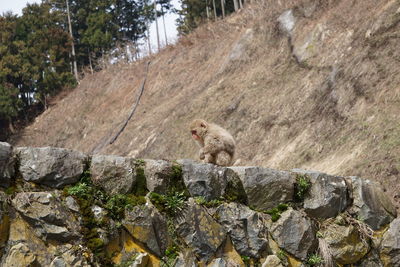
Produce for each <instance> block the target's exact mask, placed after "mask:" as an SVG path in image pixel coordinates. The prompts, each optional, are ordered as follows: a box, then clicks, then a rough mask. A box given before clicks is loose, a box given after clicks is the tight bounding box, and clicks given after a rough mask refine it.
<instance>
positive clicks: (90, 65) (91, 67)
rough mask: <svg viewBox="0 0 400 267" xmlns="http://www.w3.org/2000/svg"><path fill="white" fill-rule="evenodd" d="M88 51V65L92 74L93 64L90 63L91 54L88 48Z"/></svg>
mask: <svg viewBox="0 0 400 267" xmlns="http://www.w3.org/2000/svg"><path fill="white" fill-rule="evenodd" d="M88 52H89V53H88V54H89V67H90V73H91V74H93V65H92V56H91V52H90V50H89V51H88Z"/></svg>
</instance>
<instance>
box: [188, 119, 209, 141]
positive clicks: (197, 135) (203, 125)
mask: <svg viewBox="0 0 400 267" xmlns="http://www.w3.org/2000/svg"><path fill="white" fill-rule="evenodd" d="M190 132H191V134H192V138H193V139H194V140H196V141H202V140H203V139H204V136H205V135H206V132H207V122H206V121H204V120H194V121H193V122H192V123H191V124H190Z"/></svg>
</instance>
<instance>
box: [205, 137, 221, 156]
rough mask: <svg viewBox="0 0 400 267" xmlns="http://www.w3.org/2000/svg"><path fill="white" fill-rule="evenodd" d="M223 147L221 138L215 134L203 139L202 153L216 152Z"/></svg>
mask: <svg viewBox="0 0 400 267" xmlns="http://www.w3.org/2000/svg"><path fill="white" fill-rule="evenodd" d="M223 149H224V145H223V143H222V142H221V140H220V139H219V138H217V137H215V136H210V137H208V136H207V137H206V138H205V139H204V147H203V153H204V154H216V153H218V152H219V151H221V150H223Z"/></svg>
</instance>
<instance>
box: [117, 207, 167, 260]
mask: <svg viewBox="0 0 400 267" xmlns="http://www.w3.org/2000/svg"><path fill="white" fill-rule="evenodd" d="M122 225H123V226H124V227H125V229H126V230H127V231H128V232H129V233H130V234H131V235H132V236H133V237H134V238H135V239H136V240H138V241H140V242H141V243H143V244H145V245H146V247H147V248H149V249H150V251H151V252H152V253H154V254H155V255H157V256H158V257H162V256H164V253H165V250H166V249H167V247H168V245H169V243H170V239H169V235H168V228H167V222H166V219H165V218H164V217H163V216H162V215H161V214H160V213H159V212H158V210H157V209H156V208H155V207H153V206H152V205H142V206H136V207H134V208H133V209H132V210H130V211H128V210H127V211H126V212H125V219H124V220H123V221H122Z"/></svg>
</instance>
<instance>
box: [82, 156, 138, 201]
mask: <svg viewBox="0 0 400 267" xmlns="http://www.w3.org/2000/svg"><path fill="white" fill-rule="evenodd" d="M90 173H91V174H92V181H93V183H94V184H97V185H99V186H100V187H101V188H103V189H104V191H106V192H107V193H109V194H118V193H120V194H126V193H128V192H130V191H131V190H132V187H133V185H134V183H135V181H136V175H135V165H134V160H133V159H130V158H124V157H118V156H106V155H94V156H93V157H92V162H91V164H90Z"/></svg>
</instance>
